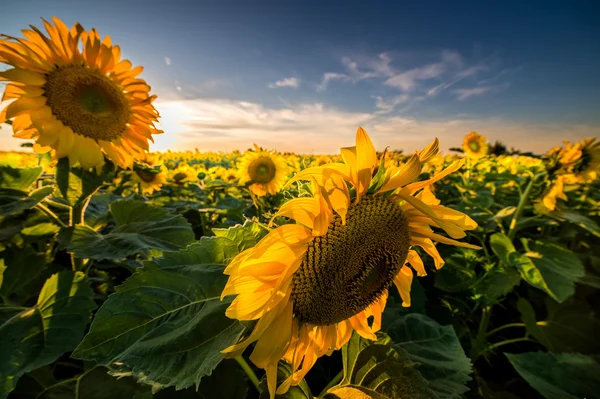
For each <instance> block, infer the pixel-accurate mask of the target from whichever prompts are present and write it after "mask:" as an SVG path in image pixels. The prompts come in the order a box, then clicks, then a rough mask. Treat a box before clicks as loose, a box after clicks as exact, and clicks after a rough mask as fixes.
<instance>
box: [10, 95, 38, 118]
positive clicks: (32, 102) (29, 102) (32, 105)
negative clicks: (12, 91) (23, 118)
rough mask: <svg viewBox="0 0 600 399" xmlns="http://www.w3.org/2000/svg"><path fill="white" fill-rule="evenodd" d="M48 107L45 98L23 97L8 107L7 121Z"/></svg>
mask: <svg viewBox="0 0 600 399" xmlns="http://www.w3.org/2000/svg"><path fill="white" fill-rule="evenodd" d="M45 105H46V98H45V97H21V98H18V99H16V100H15V101H13V102H12V103H10V104H9V105H8V107H6V119H11V118H14V117H15V116H19V115H21V114H22V113H25V112H31V111H33V110H36V109H39V108H42V107H44V106H45Z"/></svg>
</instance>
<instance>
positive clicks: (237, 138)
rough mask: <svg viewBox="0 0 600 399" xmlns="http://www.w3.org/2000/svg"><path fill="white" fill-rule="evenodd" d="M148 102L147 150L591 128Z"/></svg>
mask: <svg viewBox="0 0 600 399" xmlns="http://www.w3.org/2000/svg"><path fill="white" fill-rule="evenodd" d="M377 101H378V102H379V104H380V109H379V110H384V109H385V106H384V104H388V103H393V102H394V101H399V102H401V101H402V100H401V99H398V98H393V99H391V100H384V99H382V98H379V99H377ZM156 107H157V109H158V110H159V112H160V113H161V115H162V122H163V129H164V130H165V134H163V135H160V136H157V137H156V145H155V146H154V147H153V149H155V150H165V149H167V148H170V149H178V150H187V149H189V148H198V149H200V150H201V151H229V150H233V149H240V150H244V149H246V148H250V147H251V146H252V143H257V144H259V145H262V146H263V147H267V148H272V149H276V150H279V151H294V152H298V153H338V151H339V148H340V147H343V146H351V145H353V141H354V133H355V132H356V128H357V127H358V126H363V127H364V128H365V129H366V130H367V131H368V132H369V134H370V135H371V137H372V139H373V143H374V145H375V147H376V148H377V149H378V150H383V149H384V148H385V147H386V146H389V147H390V148H392V149H403V150H404V151H405V153H410V152H413V151H415V150H419V149H422V148H423V147H425V146H426V145H427V144H429V143H430V142H431V141H432V140H433V139H434V138H435V137H438V138H439V139H440V141H441V143H442V148H443V149H446V150H447V149H448V148H450V147H456V146H460V144H461V142H462V139H463V137H464V135H465V134H467V133H468V132H471V131H477V132H479V133H481V134H483V135H485V136H486V137H487V138H488V139H489V140H490V141H492V142H493V141H495V140H500V141H502V142H503V143H504V144H505V145H507V146H508V147H515V148H519V149H521V150H523V151H533V152H538V153H541V152H544V151H546V150H548V149H549V148H551V147H553V146H555V145H559V144H560V143H561V142H562V141H563V140H571V141H574V140H580V139H582V138H585V137H589V136H594V135H596V134H597V131H598V128H599V127H598V126H592V125H585V124H579V125H577V124H567V123H535V122H525V121H513V120H509V119H503V118H485V119H484V118H465V117H463V118H454V119H453V118H450V119H446V120H442V119H424V118H412V117H404V116H391V115H389V114H385V113H383V112H375V113H364V112H350V111H344V110H340V109H336V108H333V107H329V106H326V105H324V104H321V103H301V104H287V105H285V106H284V107H280V108H275V107H266V106H264V105H262V104H259V103H255V102H248V101H233V100H225V99H217V98H204V99H192V100H183V99H180V100H173V101H162V102H161V101H158V102H157V103H156ZM540 138H543V140H541V139H540Z"/></svg>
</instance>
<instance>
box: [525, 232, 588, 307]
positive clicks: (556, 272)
mask: <svg viewBox="0 0 600 399" xmlns="http://www.w3.org/2000/svg"><path fill="white" fill-rule="evenodd" d="M528 246H529V249H530V251H528V252H527V253H525V256H526V257H527V259H529V260H530V262H531V263H530V262H527V261H526V260H525V258H524V257H523V256H518V257H515V258H514V259H515V261H516V263H515V264H516V265H517V267H518V268H519V267H520V269H519V271H521V276H522V277H523V278H524V279H525V281H527V282H528V283H529V284H531V285H533V286H534V287H537V288H540V289H542V290H544V291H546V292H547V293H548V295H550V297H552V298H553V299H554V300H555V301H557V302H559V303H560V302H563V301H565V300H566V299H567V298H569V297H570V296H571V295H573V294H574V293H575V282H576V281H577V280H579V279H580V278H582V277H583V276H584V274H585V269H584V267H583V265H582V264H581V261H580V260H579V258H578V257H577V255H575V254H574V253H573V252H571V251H569V250H568V249H566V248H563V247H561V246H559V245H556V244H551V243H544V242H541V241H534V242H530V243H529V245H528ZM531 264H533V265H534V268H532V267H531Z"/></svg>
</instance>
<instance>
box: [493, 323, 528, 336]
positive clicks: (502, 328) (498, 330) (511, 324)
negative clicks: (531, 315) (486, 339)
mask: <svg viewBox="0 0 600 399" xmlns="http://www.w3.org/2000/svg"><path fill="white" fill-rule="evenodd" d="M512 327H525V323H509V324H505V325H503V326H500V327H498V328H494V329H493V330H491V331H488V332H487V333H486V335H487V336H490V335H493V334H496V333H497V332H500V331H502V330H505V329H507V328H512Z"/></svg>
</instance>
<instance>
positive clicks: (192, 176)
mask: <svg viewBox="0 0 600 399" xmlns="http://www.w3.org/2000/svg"><path fill="white" fill-rule="evenodd" d="M169 175H170V177H171V179H173V181H174V182H175V184H180V185H181V184H184V183H187V182H188V181H195V180H198V171H196V169H194V168H193V167H191V166H190V165H188V164H187V163H182V164H180V165H179V166H177V168H175V169H174V170H172V171H170V173H169Z"/></svg>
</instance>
